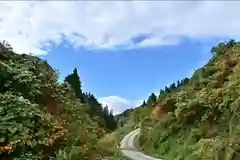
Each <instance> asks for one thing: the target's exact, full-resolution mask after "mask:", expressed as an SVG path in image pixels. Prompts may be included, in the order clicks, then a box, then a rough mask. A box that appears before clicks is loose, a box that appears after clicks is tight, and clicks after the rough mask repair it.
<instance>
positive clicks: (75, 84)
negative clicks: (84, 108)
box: [65, 68, 84, 102]
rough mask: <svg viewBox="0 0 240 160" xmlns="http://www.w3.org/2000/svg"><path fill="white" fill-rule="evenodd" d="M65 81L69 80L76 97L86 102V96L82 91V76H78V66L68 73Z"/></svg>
mask: <svg viewBox="0 0 240 160" xmlns="http://www.w3.org/2000/svg"><path fill="white" fill-rule="evenodd" d="M65 81H67V82H68V83H69V84H70V85H71V87H72V89H73V90H74V92H75V94H76V97H77V98H79V99H80V100H81V102H84V97H83V93H82V89H81V87H82V86H81V81H80V78H79V76H78V72H77V68H74V70H73V73H72V74H70V75H68V76H67V77H66V78H65Z"/></svg>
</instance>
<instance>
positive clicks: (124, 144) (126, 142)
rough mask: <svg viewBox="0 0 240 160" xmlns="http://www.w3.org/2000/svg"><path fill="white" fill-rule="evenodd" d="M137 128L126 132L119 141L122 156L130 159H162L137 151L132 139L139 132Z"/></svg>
mask: <svg viewBox="0 0 240 160" xmlns="http://www.w3.org/2000/svg"><path fill="white" fill-rule="evenodd" d="M139 131H140V130H139V129H136V130H134V131H132V132H130V133H128V134H127V135H126V136H124V138H123V139H122V141H121V143H120V149H121V151H122V153H123V155H124V156H126V157H128V158H130V159H132V160H163V159H158V158H154V157H150V156H148V155H146V154H144V153H142V152H140V151H138V150H137V149H136V147H135V145H134V139H135V137H136V136H137V135H138V133H139Z"/></svg>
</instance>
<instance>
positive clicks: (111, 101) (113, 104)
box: [98, 96, 142, 115]
mask: <svg viewBox="0 0 240 160" xmlns="http://www.w3.org/2000/svg"><path fill="white" fill-rule="evenodd" d="M98 100H99V102H100V103H101V104H103V105H104V106H105V105H106V104H107V105H108V107H109V108H110V109H113V113H114V114H115V115H116V114H118V113H121V112H123V111H124V110H126V109H129V108H135V107H137V106H139V105H140V104H142V101H141V100H136V101H130V100H127V99H124V98H121V97H118V96H108V97H103V98H99V99H98Z"/></svg>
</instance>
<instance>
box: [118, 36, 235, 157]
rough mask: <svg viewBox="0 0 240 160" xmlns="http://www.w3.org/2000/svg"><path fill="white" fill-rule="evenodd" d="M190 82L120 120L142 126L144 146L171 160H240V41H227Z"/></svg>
mask: <svg viewBox="0 0 240 160" xmlns="http://www.w3.org/2000/svg"><path fill="white" fill-rule="evenodd" d="M211 52H212V58H211V59H210V60H209V62H208V63H207V64H206V65H205V66H203V67H202V68H200V69H198V70H196V71H195V73H194V74H193V76H192V77H191V78H190V79H188V78H185V79H183V80H182V81H178V82H177V83H173V84H172V85H170V86H168V87H166V88H165V89H163V90H161V91H160V94H159V96H158V97H157V98H155V96H154V94H152V95H151V96H150V97H149V99H148V101H147V103H145V102H144V104H143V105H142V106H140V107H138V108H136V109H133V110H129V111H126V112H124V113H123V114H127V112H129V113H128V115H126V116H125V117H124V115H123V117H124V118H120V119H119V122H120V123H121V121H123V120H124V119H125V121H124V122H123V123H124V124H126V123H127V124H133V125H135V126H137V125H138V124H140V129H141V130H140V132H141V133H140V137H139V140H138V143H139V146H140V148H141V149H142V150H143V151H144V152H146V153H148V154H150V155H153V156H156V157H163V158H164V159H166V160H202V159H204V160H213V159H215V160H232V159H234V160H237V159H240V147H239V146H240V141H239V139H240V123H239V122H240V43H238V42H237V43H236V42H235V41H233V40H230V41H228V42H221V43H219V44H218V45H216V46H214V47H213V48H212V50H211Z"/></svg>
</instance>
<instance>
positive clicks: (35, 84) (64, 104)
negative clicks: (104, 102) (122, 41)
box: [0, 41, 117, 160]
mask: <svg viewBox="0 0 240 160" xmlns="http://www.w3.org/2000/svg"><path fill="white" fill-rule="evenodd" d="M116 125H117V123H116V121H115V119H114V116H113V115H112V111H109V110H108V108H107V106H106V107H105V108H104V107H102V106H101V104H100V103H99V102H98V101H97V99H96V98H95V96H94V95H93V94H92V93H86V92H83V91H82V90H81V81H80V79H79V75H78V73H77V69H76V68H75V69H73V73H71V74H70V75H68V76H67V77H66V78H65V81H64V82H62V83H60V82H58V73H57V72H56V71H55V70H54V69H53V68H52V67H51V66H50V65H49V64H48V63H47V61H45V60H41V59H40V58H38V57H36V56H32V55H27V54H16V53H14V52H13V50H12V48H11V46H10V45H9V44H8V43H6V41H3V42H1V43H0V126H1V127H0V159H1V160H11V159H14V160H37V159H51V160H54V159H56V160H83V159H91V158H94V153H95V147H96V143H97V140H98V139H99V138H101V137H102V136H104V135H105V133H107V132H111V131H113V130H114V129H115V128H116V127H117V126H116Z"/></svg>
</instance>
